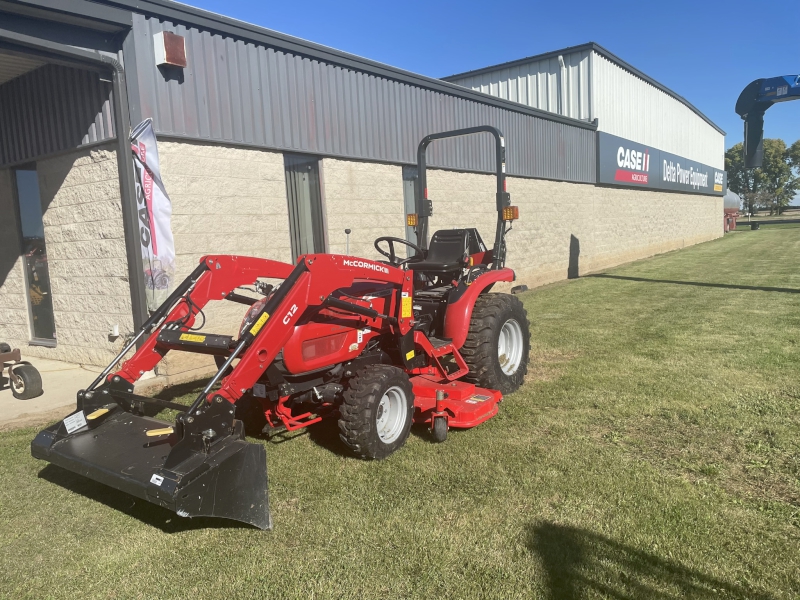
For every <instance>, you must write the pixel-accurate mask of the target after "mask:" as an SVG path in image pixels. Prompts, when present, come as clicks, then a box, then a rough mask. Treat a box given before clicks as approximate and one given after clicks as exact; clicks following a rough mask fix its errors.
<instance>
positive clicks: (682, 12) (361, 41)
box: [189, 0, 800, 148]
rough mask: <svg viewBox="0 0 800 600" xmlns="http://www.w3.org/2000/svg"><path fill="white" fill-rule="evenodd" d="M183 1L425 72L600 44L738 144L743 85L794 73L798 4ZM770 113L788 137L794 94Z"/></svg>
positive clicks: (776, 132) (798, 113)
mask: <svg viewBox="0 0 800 600" xmlns="http://www.w3.org/2000/svg"><path fill="white" fill-rule="evenodd" d="M189 3H190V4H193V5H194V6H198V7H200V8H204V9H206V10H211V11H213V12H216V13H220V14H223V15H226V16H229V17H233V18H236V19H241V20H243V21H247V22H249V23H255V24H257V25H261V26H263V27H268V28H270V29H275V30H277V31H281V32H283V33H288V34H290V35H294V36H297V37H301V38H304V39H307V40H311V41H313V42H317V43H319V44H324V45H326V46H331V47H333V48H337V49H339V50H344V51H346V52H351V53H353V54H358V55H360V56H364V57H367V58H370V59H373V60H377V61H380V62H384V63H388V64H390V65H393V66H396V67H400V68H402V69H407V70H409V71H414V72H416V73H421V74H423V75H428V76H431V77H444V76H446V75H452V74H454V73H460V72H463V71H468V70H470V69H477V68H480V67H485V66H488V65H493V64H497V63H500V62H505V61H509V60H514V59H517V58H523V57H525V56H531V55H533V54H539V53H542V52H548V51H550V50H557V49H559V48H564V47H566V46H574V45H576V44H582V43H584V42H589V41H593V42H597V43H598V44H600V45H602V46H604V47H606V48H607V49H608V50H610V51H611V52H613V53H614V54H616V55H617V56H619V57H620V58H622V59H623V60H625V61H627V62H629V63H630V64H632V65H633V66H634V67H636V68H638V69H639V70H641V71H643V72H644V73H646V74H648V75H649V76H650V77H652V78H653V79H655V80H657V81H659V82H660V83H662V84H664V85H666V86H667V87H669V88H671V89H672V90H674V91H675V92H677V93H678V94H680V95H682V96H684V97H685V98H686V99H687V100H689V102H691V103H692V104H694V105H695V106H696V107H697V108H699V109H700V110H701V111H702V112H704V113H705V114H706V115H707V116H708V117H709V118H710V119H711V120H712V121H714V122H715V123H716V124H717V125H719V126H720V127H721V128H722V129H724V130H725V132H726V133H727V136H726V148H728V147H730V146H732V145H733V144H735V143H737V142H740V141H741V140H742V131H743V129H742V121H741V120H740V119H739V117H738V116H737V115H736V113H735V112H734V111H733V107H734V104H735V103H736V98H737V97H738V95H739V93H740V92H741V91H742V88H744V86H745V85H747V84H748V83H750V82H751V81H752V80H754V79H758V78H760V77H772V76H776V75H788V74H798V73H800V0H749V1H746V0H724V1H723V0H694V1H685V0H673V1H669V2H653V1H649V0H644V1H638V2H636V1H633V2H632V1H627V2H617V1H608V0H566V1H562V2H558V1H552V0H550V1H548V2H541V1H531V0H528V1H524V0H507V1H506V2H491V1H487V0H483V1H482V2H475V1H473V0H461V1H444V0H428V1H425V2H422V1H418V0H412V1H406V2H392V3H388V2H375V1H371V2H368V1H348V0H340V1H338V2H330V1H328V2H323V1H320V0H304V1H302V2H285V1H283V2H275V1H271V2H264V1H263V0H189ZM765 120H766V122H765V128H764V129H765V135H766V137H781V138H783V139H784V140H786V141H787V143H791V142H793V141H795V140H796V139H798V138H800V101H795V102H788V103H784V104H779V105H776V106H773V107H772V108H771V109H770V110H769V111H768V112H767V115H766V119H765Z"/></svg>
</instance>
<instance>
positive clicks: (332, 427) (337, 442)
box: [270, 419, 453, 459]
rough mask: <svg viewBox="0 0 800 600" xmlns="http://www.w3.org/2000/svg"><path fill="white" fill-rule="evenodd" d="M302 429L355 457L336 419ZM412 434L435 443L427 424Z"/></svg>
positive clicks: (321, 443) (332, 449) (330, 447)
mask: <svg viewBox="0 0 800 600" xmlns="http://www.w3.org/2000/svg"><path fill="white" fill-rule="evenodd" d="M301 431H307V432H308V437H309V439H310V440H311V441H312V442H314V443H315V444H316V445H318V446H320V447H321V448H324V449H325V450H327V451H329V452H332V453H333V454H337V455H339V456H344V457H346V458H353V459H355V456H354V455H353V453H352V452H350V450H348V449H347V446H345V445H344V442H342V440H341V439H340V438H339V425H338V423H337V421H336V419H323V421H322V422H320V423H317V424H316V425H312V426H311V427H309V428H308V429H306V430H301ZM295 433H298V432H295ZM452 433H453V430H451V431H450V432H449V433H448V435H452ZM411 436H413V437H415V438H419V439H420V440H422V441H423V442H428V443H431V444H433V443H434V442H433V439H432V438H431V433H430V431H429V429H428V426H427V425H422V424H419V423H415V424H414V425H412V426H411V433H410V435H409V437H411ZM270 441H271V440H270ZM287 441H288V440H287ZM400 451H402V448H401V449H400V450H398V452H400Z"/></svg>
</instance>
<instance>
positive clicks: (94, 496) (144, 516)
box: [39, 465, 258, 533]
mask: <svg viewBox="0 0 800 600" xmlns="http://www.w3.org/2000/svg"><path fill="white" fill-rule="evenodd" d="M39 477H40V478H41V479H44V480H45V481H48V482H50V483H53V484H55V485H57V486H60V487H62V488H64V489H65V490H69V491H70V492H73V493H75V494H79V495H81V496H84V497H85V498H89V499H90V500H94V501H95V502H99V503H101V504H105V505H106V506H108V507H109V508H111V509H113V510H115V511H117V512H121V513H124V514H126V515H128V516H129V517H133V518H134V519H136V520H138V521H141V522H142V523H144V524H146V525H150V526H151V527H156V528H158V529H160V530H161V531H163V532H164V533H181V532H183V531H192V530H195V529H232V528H236V529H253V530H256V531H258V528H256V527H253V526H252V525H248V524H247V523H241V522H239V521H232V520H230V519H221V518H218V517H194V518H184V517H179V516H178V515H177V514H175V513H174V512H172V511H171V510H167V509H166V508H162V507H160V506H157V505H155V504H151V503H150V502H147V501H146V500H141V499H140V498H136V497H134V496H131V495H129V494H126V493H125V492H120V491H119V490H115V489H114V488H111V487H108V486H107V485H103V484H102V483H98V482H96V481H93V480H91V479H88V478H86V477H82V476H80V475H78V474H76V473H72V472H71V471H67V470H66V469H62V468H60V467H57V466H55V465H47V466H46V467H44V468H43V469H42V470H41V471H39Z"/></svg>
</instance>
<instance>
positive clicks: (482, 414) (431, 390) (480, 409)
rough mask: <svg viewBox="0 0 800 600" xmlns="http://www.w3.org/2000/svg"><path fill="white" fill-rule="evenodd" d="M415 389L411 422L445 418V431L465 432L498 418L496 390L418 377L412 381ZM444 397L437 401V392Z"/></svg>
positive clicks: (423, 376)
mask: <svg viewBox="0 0 800 600" xmlns="http://www.w3.org/2000/svg"><path fill="white" fill-rule="evenodd" d="M411 383H412V385H413V386H414V407H415V408H416V410H415V412H414V422H415V423H431V421H432V419H433V418H434V417H438V416H444V417H445V418H446V419H447V426H448V427H455V428H457V429H467V428H469V427H475V426H476V425H480V424H481V423H483V422H484V421H488V420H489V419H491V418H492V417H493V416H495V415H496V414H497V410H498V408H497V405H498V404H499V403H500V402H501V401H502V400H503V395H502V394H501V393H500V392H498V391H497V390H487V389H483V388H479V387H476V386H475V385H473V384H471V383H466V382H464V381H447V380H444V381H442V380H440V379H438V378H436V377H431V376H426V375H418V376H417V377H412V378H411ZM437 391H443V392H445V394H446V395H447V397H446V398H445V399H444V400H438V401H437V400H436V392H437Z"/></svg>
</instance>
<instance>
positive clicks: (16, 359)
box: [0, 342, 42, 400]
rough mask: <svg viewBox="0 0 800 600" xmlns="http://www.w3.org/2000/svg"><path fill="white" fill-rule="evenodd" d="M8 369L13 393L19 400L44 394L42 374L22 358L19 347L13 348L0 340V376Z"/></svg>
mask: <svg viewBox="0 0 800 600" xmlns="http://www.w3.org/2000/svg"><path fill="white" fill-rule="evenodd" d="M6 370H8V380H9V383H10V384H11V393H12V394H14V398H17V399H18V400H29V399H31V398H36V397H37V396H41V395H42V376H41V375H40V374H39V371H38V370H37V369H36V367H34V366H33V365H32V364H31V363H29V362H28V361H25V360H22V355H21V353H20V351H19V348H14V349H13V350H12V349H11V346H9V345H8V344H6V343H5V342H0V376H1V375H3V372H4V371H6Z"/></svg>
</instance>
